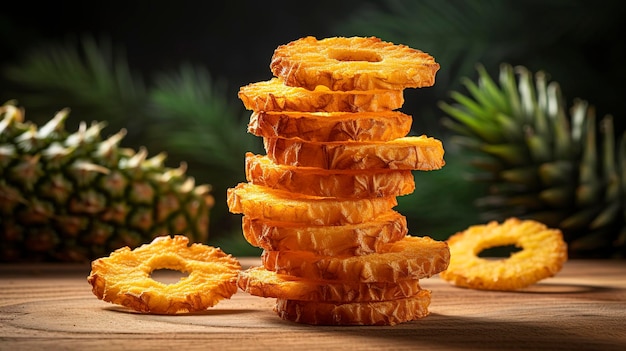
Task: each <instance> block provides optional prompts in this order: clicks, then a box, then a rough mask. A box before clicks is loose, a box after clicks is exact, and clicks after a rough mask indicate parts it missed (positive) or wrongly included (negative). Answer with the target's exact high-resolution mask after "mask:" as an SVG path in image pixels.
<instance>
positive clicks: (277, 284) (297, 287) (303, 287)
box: [237, 267, 421, 303]
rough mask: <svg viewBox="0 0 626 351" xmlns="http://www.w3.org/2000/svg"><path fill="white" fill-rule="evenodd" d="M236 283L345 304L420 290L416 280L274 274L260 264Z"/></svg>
mask: <svg viewBox="0 0 626 351" xmlns="http://www.w3.org/2000/svg"><path fill="white" fill-rule="evenodd" d="M237 285H238V286H239V288H240V289H241V290H243V291H245V292H247V293H249V294H251V295H255V296H260V297H275V298H280V299H287V300H301V301H319V302H344V303H345V302H367V301H385V300H393V299H398V298H403V297H409V296H413V295H415V294H417V293H418V292H419V291H420V290H421V288H420V284H419V280H417V279H409V280H401V281H398V282H393V283H380V282H372V283H360V282H343V281H329V280H309V279H302V278H298V277H294V276H291V275H285V274H277V273H276V272H272V271H268V270H267V269H265V268H263V267H252V268H249V269H247V270H244V271H242V272H241V274H240V275H239V279H238V280H237Z"/></svg>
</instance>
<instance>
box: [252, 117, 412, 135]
mask: <svg viewBox="0 0 626 351" xmlns="http://www.w3.org/2000/svg"><path fill="white" fill-rule="evenodd" d="M412 122H413V118H412V117H411V116H409V115H407V114H404V113H402V112H400V111H381V112H265V111H255V112H253V113H252V114H251V116H250V122H249V123H248V132H249V133H250V134H254V135H256V136H261V137H266V138H275V137H281V138H300V139H302V140H307V141H346V140H356V141H369V140H375V141H388V140H393V139H397V138H402V137H405V136H406V135H407V134H408V133H409V132H410V131H411V123H412Z"/></svg>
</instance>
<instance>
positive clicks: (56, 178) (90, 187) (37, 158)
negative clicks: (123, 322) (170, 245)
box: [0, 103, 214, 262]
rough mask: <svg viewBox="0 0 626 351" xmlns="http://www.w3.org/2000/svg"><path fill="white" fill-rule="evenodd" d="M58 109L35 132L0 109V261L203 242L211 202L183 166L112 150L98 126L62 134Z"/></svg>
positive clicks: (15, 112) (78, 257)
mask: <svg viewBox="0 0 626 351" xmlns="http://www.w3.org/2000/svg"><path fill="white" fill-rule="evenodd" d="M68 113H69V111H68V110H67V109H66V110H62V111H60V112H59V113H57V114H56V116H54V118H52V119H51V120H50V121H48V122H47V123H46V124H45V125H43V126H41V127H39V128H38V126H36V125H34V124H33V123H30V122H25V121H24V111H23V110H22V109H20V108H18V107H16V106H15V105H14V104H13V103H7V104H5V105H3V106H0V260H1V261H25V260H29V261H71V262H77V261H89V260H93V259H95V258H97V257H102V256H105V255H108V254H109V253H110V252H111V251H113V250H115V249H117V248H119V247H122V246H126V245H128V246H131V247H135V246H138V245H139V244H142V243H145V242H148V241H150V240H151V239H152V238H154V237H155V236H158V235H164V234H184V235H186V236H188V237H189V238H190V240H192V241H194V242H206V240H207V238H208V225H209V211H210V209H211V208H212V206H213V202H214V201H213V196H212V195H211V193H210V190H211V189H210V187H209V186H208V185H202V186H196V185H195V182H194V179H193V178H191V177H188V176H186V175H185V172H186V169H185V165H184V164H182V165H181V166H180V167H179V168H175V169H174V168H167V167H165V166H164V161H165V158H166V157H165V155H164V154H159V155H156V156H154V157H151V158H147V152H146V150H145V149H141V150H139V151H138V152H135V151H134V150H131V149H126V148H121V147H119V143H120V141H121V140H122V139H123V138H124V136H125V131H124V130H121V131H120V132H118V133H116V134H114V135H112V136H111V137H109V138H107V139H103V138H102V137H101V135H100V134H101V131H102V129H103V128H104V126H105V124H104V123H96V122H94V123H92V124H91V125H90V126H87V124H85V123H81V125H80V126H79V128H78V130H77V131H76V132H74V133H70V132H68V131H66V130H65V127H64V121H65V119H66V117H67V115H68Z"/></svg>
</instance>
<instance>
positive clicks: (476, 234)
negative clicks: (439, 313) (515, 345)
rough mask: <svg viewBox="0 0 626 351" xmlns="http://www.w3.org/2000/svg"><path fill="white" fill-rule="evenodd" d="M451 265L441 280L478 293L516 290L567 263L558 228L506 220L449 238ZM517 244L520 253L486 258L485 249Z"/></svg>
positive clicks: (530, 222)
mask: <svg viewBox="0 0 626 351" xmlns="http://www.w3.org/2000/svg"><path fill="white" fill-rule="evenodd" d="M447 242H448V244H449V245H450V254H451V258H450V265H449V267H448V269H447V270H446V271H444V272H441V274H440V276H441V278H442V279H444V280H446V281H449V282H451V283H452V284H454V285H457V286H461V287H466V288H472V289H480V290H502V291H509V290H517V289H522V288H525V287H527V286H529V285H532V284H534V283H536V282H538V281H539V280H541V279H544V278H548V277H551V276H553V275H555V274H556V273H558V272H559V271H560V270H561V268H562V267H563V263H564V262H565V261H567V244H566V243H565V242H564V241H563V235H562V233H561V231H560V230H558V229H550V228H548V227H546V226H545V225H544V224H542V223H540V222H536V221H533V220H520V219H518V218H509V219H507V220H506V221H504V222H503V223H502V224H499V223H498V222H496V221H492V222H489V223H487V224H485V225H475V226H471V227H469V228H467V229H466V230H464V231H462V232H459V233H457V234H454V235H452V236H451V237H450V238H449V239H448V240H447ZM513 244H514V245H516V246H517V247H520V248H521V250H520V251H517V252H514V253H513V254H512V255H511V256H510V257H508V258H504V259H498V260H495V259H485V258H481V257H478V254H479V253H480V252H482V251H483V250H485V249H488V248H492V247H498V246H506V245H513Z"/></svg>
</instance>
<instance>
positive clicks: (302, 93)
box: [238, 78, 404, 112]
mask: <svg viewBox="0 0 626 351" xmlns="http://www.w3.org/2000/svg"><path fill="white" fill-rule="evenodd" d="M238 96H239V99H240V100H241V101H242V102H243V105H244V106H245V108H246V109H248V110H253V111H267V112H279V111H302V112H364V111H371V112H376V111H390V110H396V109H398V108H400V107H402V105H403V104H404V94H403V91H402V90H388V89H376V90H365V91H363V90H353V91H332V90H329V89H328V88H327V87H325V86H321V85H320V86H317V87H316V88H315V89H313V90H308V89H305V88H300V87H291V86H288V85H285V84H284V82H283V80H282V79H280V78H272V79H270V80H269V81H264V82H256V83H251V84H248V85H246V86H243V87H241V88H240V89H239V94H238Z"/></svg>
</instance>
